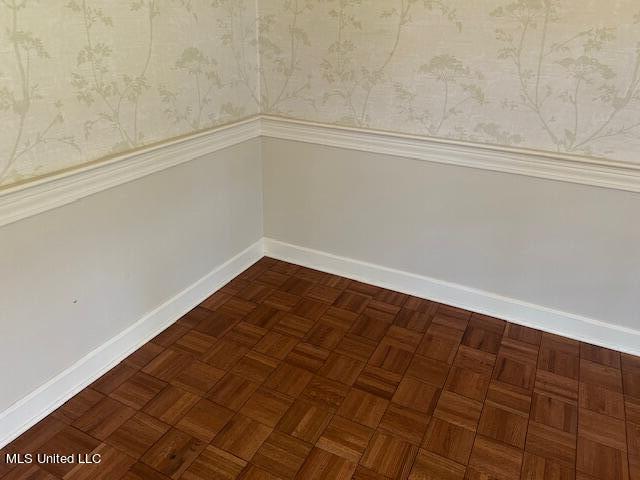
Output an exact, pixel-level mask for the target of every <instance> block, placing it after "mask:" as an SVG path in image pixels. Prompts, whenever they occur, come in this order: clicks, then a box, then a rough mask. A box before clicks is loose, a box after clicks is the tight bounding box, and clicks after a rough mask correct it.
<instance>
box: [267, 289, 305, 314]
mask: <svg viewBox="0 0 640 480" xmlns="http://www.w3.org/2000/svg"><path fill="white" fill-rule="evenodd" d="M300 299H301V297H300V296H298V295H294V294H292V293H287V292H283V291H281V290H276V291H275V292H273V293H272V294H271V295H269V296H268V297H267V299H266V300H265V301H264V305H267V306H269V307H273V308H276V309H278V310H282V311H285V312H289V311H291V310H292V309H293V307H295V306H296V304H297V303H298V302H299V301H300Z"/></svg>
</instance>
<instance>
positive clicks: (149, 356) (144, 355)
mask: <svg viewBox="0 0 640 480" xmlns="http://www.w3.org/2000/svg"><path fill="white" fill-rule="evenodd" d="M163 351H164V347H161V346H160V345H158V344H155V343H153V342H148V343H145V344H144V345H143V346H141V347H140V348H139V349H138V350H136V351H135V352H133V353H132V354H131V355H129V356H128V357H127V358H125V359H124V361H123V362H122V363H126V364H127V365H129V366H130V367H133V368H135V369H136V370H139V369H141V368H144V367H146V366H147V365H148V363H149V362H150V361H151V360H153V359H154V358H156V357H157V356H158V355H160V354H161V353H162V352H163Z"/></svg>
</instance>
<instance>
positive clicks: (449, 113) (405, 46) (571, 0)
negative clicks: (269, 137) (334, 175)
mask: <svg viewBox="0 0 640 480" xmlns="http://www.w3.org/2000/svg"><path fill="white" fill-rule="evenodd" d="M259 9H260V12H259V13H260V25H261V27H262V28H261V32H260V42H261V43H260V45H261V67H262V68H261V70H262V71H261V76H262V93H263V99H264V100H263V103H262V108H263V111H264V112H266V113H272V114H278V115H285V116H291V117H296V118H300V119H305V120H310V121H318V122H328V123H336V124H341V125H353V126H358V127H369V128H376V129H383V130H390V131H398V132H403V133H412V134H420V135H428V136H432V137H442V138H449V139H458V140H467V141H475V142H484V143H491V144H498V145H508V146H518V147H526V148H533V149H538V150H548V151H549V150H550V151H554V152H556V151H557V152H565V153H570V154H578V155H588V156H595V157H605V158H608V159H614V160H625V161H632V162H640V4H639V3H638V1H637V0H611V1H607V2H604V1H602V0H473V1H470V0H261V1H260V3H259Z"/></svg>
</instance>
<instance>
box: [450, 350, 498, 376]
mask: <svg viewBox="0 0 640 480" xmlns="http://www.w3.org/2000/svg"><path fill="white" fill-rule="evenodd" d="M496 357H497V355H494V354H492V353H487V352H483V351H482V350H477V349H475V348H470V347H467V346H466V345H460V347H459V348H458V351H457V352H456V357H455V359H454V361H453V365H454V366H456V367H459V368H466V369H469V370H473V371H474V372H478V373H484V374H487V375H491V373H492V372H493V368H494V367H495V364H496Z"/></svg>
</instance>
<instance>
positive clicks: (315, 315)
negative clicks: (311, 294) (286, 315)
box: [291, 298, 329, 322]
mask: <svg viewBox="0 0 640 480" xmlns="http://www.w3.org/2000/svg"><path fill="white" fill-rule="evenodd" d="M328 308H329V305H327V304H326V303H323V302H319V301H317V300H312V299H310V298H303V299H302V300H300V301H299V302H298V303H297V304H296V306H295V307H294V308H292V309H291V313H292V314H294V315H297V316H299V317H304V318H308V319H310V320H313V321H314V322H315V321H317V320H319V319H320V317H322V315H323V314H324V313H325V312H326V311H327V309H328Z"/></svg>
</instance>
